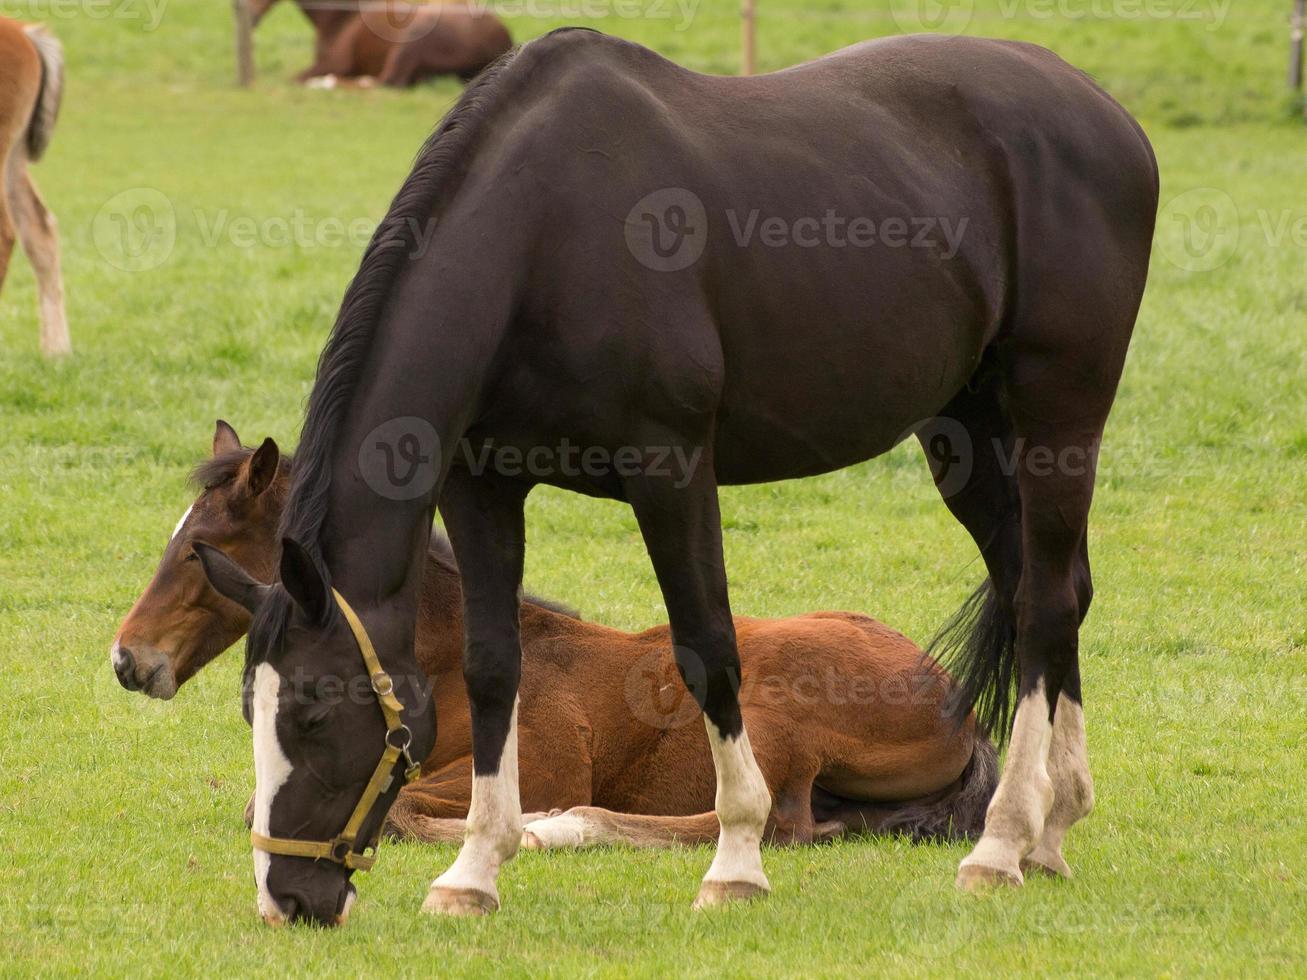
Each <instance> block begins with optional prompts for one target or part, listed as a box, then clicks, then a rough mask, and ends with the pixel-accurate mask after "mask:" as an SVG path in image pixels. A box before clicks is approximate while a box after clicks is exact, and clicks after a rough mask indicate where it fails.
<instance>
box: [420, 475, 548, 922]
mask: <svg viewBox="0 0 1307 980" xmlns="http://www.w3.org/2000/svg"><path fill="white" fill-rule="evenodd" d="M528 489H529V488H528V487H526V486H524V485H522V484H518V483H514V482H510V481H507V480H504V479H502V478H499V477H490V476H485V477H472V476H470V475H468V474H467V473H466V472H465V471H461V470H456V471H454V472H453V473H451V475H450V477H449V478H448V480H447V481H446V484H445V488H444V492H443V493H442V496H441V503H440V510H441V514H442V516H443V517H444V519H445V528H446V530H448V532H449V537H450V541H451V542H452V543H453V546H454V555H455V558H456V559H457V561H458V566H459V570H460V572H461V573H462V579H463V624H464V632H465V639H464V649H463V677H464V680H465V682H466V683H467V693H468V701H469V704H470V706H471V709H472V800H471V806H470V807H469V808H468V814H467V836H466V838H465V839H464V841H463V849H462V850H461V851H460V852H459V855H458V859H457V860H455V862H454V863H453V865H452V866H451V867H450V868H449V870H448V871H446V872H445V873H444V874H443V875H441V876H440V877H439V878H437V879H436V880H435V881H434V882H432V885H431V891H430V893H429V894H428V895H427V899H426V901H425V902H424V903H423V905H422V908H423V909H424V910H425V911H427V912H432V913H444V914H448V915H481V914H484V913H487V912H493V911H494V910H495V909H497V908H498V907H499V891H498V888H497V887H496V878H497V877H498V875H499V868H500V865H502V864H503V863H504V862H505V861H507V860H509V858H511V857H512V856H513V855H514V854H516V853H517V848H518V843H519V842H520V841H521V839H522V804H521V799H520V798H519V796H518V785H517V688H518V682H519V680H520V678H521V674H522V645H521V638H520V635H519V632H518V602H519V599H518V595H519V591H520V589H521V584H522V560H523V552H524V548H525V534H524V531H523V516H522V508H523V504H524V503H525V501H526V494H527V490H528Z"/></svg>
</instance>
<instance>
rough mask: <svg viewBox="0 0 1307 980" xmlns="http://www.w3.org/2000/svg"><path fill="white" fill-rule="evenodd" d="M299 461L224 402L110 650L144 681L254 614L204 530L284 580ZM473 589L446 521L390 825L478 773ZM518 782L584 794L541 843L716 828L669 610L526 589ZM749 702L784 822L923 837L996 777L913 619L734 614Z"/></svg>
mask: <svg viewBox="0 0 1307 980" xmlns="http://www.w3.org/2000/svg"><path fill="white" fill-rule="evenodd" d="M291 468H292V461H291V460H290V459H289V458H282V457H281V456H280V455H279V453H278V451H277V447H276V444H275V443H273V442H272V440H270V439H269V440H265V441H264V443H263V444H262V445H261V446H260V447H259V448H258V450H251V449H245V448H242V447H241V445H240V442H239V440H238V439H237V437H236V433H235V432H234V431H233V430H232V429H231V427H230V426H228V425H227V424H226V423H225V422H219V423H218V426H217V430H216V431H215V433H214V440H213V456H212V457H211V458H210V459H208V460H206V461H205V462H204V463H202V464H201V465H200V466H199V467H197V468H196V471H195V482H196V483H197V484H198V485H199V487H200V488H201V490H200V495H199V497H198V498H197V499H196V501H195V502H194V504H192V506H191V507H190V509H188V510H187V512H186V514H185V515H184V517H183V518H182V520H181V521H180V522H179V523H178V525H177V528H176V530H175V532H174V533H173V536H172V538H171V540H170V541H169V543H168V546H167V548H166V549H165V550H164V555H163V559H162V561H161V562H160V563H159V568H158V570H157V571H156V572H155V574H154V578H153V579H152V580H151V582H150V584H149V587H148V588H147V589H146V590H145V592H144V593H143V594H142V595H141V597H140V598H139V599H138V600H137V602H136V603H135V604H134V605H133V607H132V610H131V612H130V613H128V615H127V618H126V619H124V620H123V624H122V626H121V627H120V629H119V630H118V634H117V636H116V637H115V639H114V644H113V648H112V650H111V651H110V657H111V660H112V662H113V666H114V669H115V671H116V672H117V674H118V678H119V680H120V681H121V682H122V684H123V686H124V687H126V688H127V689H128V690H140V691H142V692H144V693H145V694H148V695H150V696H152V697H162V698H170V697H172V696H173V695H174V694H175V693H176V691H177V689H178V688H179V687H180V686H181V685H182V684H184V683H185V682H186V681H187V680H188V679H190V678H191V677H193V676H194V675H195V673H196V672H197V671H199V670H200V669H202V668H203V667H204V666H205V665H206V664H207V663H209V662H210V661H211V660H212V659H213V658H214V657H216V656H217V655H218V654H219V653H221V652H222V651H223V650H224V649H225V648H226V647H228V646H230V645H231V644H232V643H234V642H235V641H236V640H237V639H238V638H239V637H240V636H242V635H244V633H245V631H246V629H247V628H248V626H249V621H250V616H249V613H248V612H246V610H245V609H243V608H242V607H241V606H240V605H238V604H237V603H234V602H230V601H228V600H227V599H225V598H223V597H222V596H221V595H219V594H218V593H217V592H215V591H214V590H213V589H212V588H211V587H210V586H209V585H208V583H207V581H206V579H205V577H204V574H203V572H202V571H201V568H200V565H199V563H198V562H196V561H194V551H193V548H194V546H195V545H196V543H197V542H209V543H211V544H215V545H219V546H220V547H221V548H222V550H223V551H224V552H225V553H226V554H228V555H230V556H233V557H234V558H236V559H237V560H239V561H240V563H241V565H243V566H244V567H245V568H249V569H253V570H255V572H256V574H258V575H259V576H260V577H261V578H264V579H267V580H271V579H272V578H273V577H274V574H275V571H276V567H277V552H278V549H279V543H278V539H277V535H276V533H275V531H276V526H277V522H278V520H279V519H280V517H281V510H282V505H283V503H284V501H285V498H286V493H287V491H288V489H289V485H290V473H291ZM462 605H463V602H462V590H461V587H460V584H459V578H458V572H457V569H456V566H455V565H454V562H453V557H452V554H451V553H450V551H449V546H448V543H447V542H445V541H444V539H443V538H442V537H441V536H440V535H433V536H432V539H431V548H430V550H429V551H428V553H427V557H426V571H425V574H424V575H423V579H422V599H421V602H420V604H419V606H418V620H417V639H416V653H417V661H418V665H419V667H420V668H421V670H422V672H423V674H424V675H425V677H426V678H427V679H428V680H429V681H430V685H431V688H432V697H433V698H434V700H435V704H436V711H437V713H438V715H439V717H440V732H439V737H438V738H437V739H436V746H435V749H434V750H433V751H432V752H431V754H430V755H429V756H428V757H427V759H426V760H425V762H424V765H423V777H422V779H420V780H419V781H417V782H415V783H413V784H411V785H409V786H407V787H405V788H404V789H403V790H402V791H401V792H400V794H399V799H398V800H397V801H396V804H395V806H394V807H393V808H392V809H391V811H390V814H389V817H388V820H387V830H388V831H389V832H390V833H391V834H393V835H396V836H401V837H408V838H413V839H418V840H427V841H433V840H445V841H448V840H459V839H461V838H462V836H463V832H464V821H463V818H464V817H466V816H467V811H468V806H469V804H470V803H471V792H472V732H471V717H470V713H469V709H468V702H467V690H466V687H465V686H464V684H463V623H462ZM520 617H521V623H522V649H523V673H522V687H521V724H522V731H523V732H524V733H526V737H525V738H524V740H523V745H522V758H521V772H520V778H521V791H522V799H523V804H524V806H525V807H526V808H527V809H528V810H533V811H541V812H548V811H553V810H568V809H569V808H573V807H575V808H577V809H574V810H570V812H568V813H565V814H560V815H557V816H555V817H554V818H552V819H540V820H537V821H535V822H533V823H530V824H528V825H527V828H526V834H525V837H524V840H525V842H526V843H527V844H528V846H532V847H549V846H561V845H570V846H581V845H585V844H592V843H597V842H605V843H613V842H620V843H629V844H637V845H645V846H650V845H669V844H672V843H695V842H701V841H705V840H711V839H712V838H713V837H715V836H716V833H717V817H716V814H714V813H712V812H711V810H712V806H713V769H712V757H711V755H710V754H709V752H708V740H707V738H706V737H705V736H704V733H703V729H702V727H700V723H699V721H698V715H699V712H698V708H697V706H696V705H695V704H694V702H693V700H691V699H690V698H689V695H688V694H687V693H686V692H685V689H684V687H683V686H682V685H681V684H680V681H679V679H678V678H677V677H676V666H675V662H674V660H673V657H672V650H671V643H670V639H669V636H668V631H667V628H666V627H659V628H656V629H651V630H646V631H645V632H643V633H636V634H630V633H623V632H619V631H618V630H614V629H609V628H608V627H605V626H599V625H597V624H594V623H584V622H580V621H579V620H577V619H576V618H575V617H574V616H572V615H570V614H567V613H564V612H561V611H559V610H558V609H556V608H554V607H551V606H549V605H547V604H545V603H543V602H541V601H540V600H535V599H530V598H528V599H527V600H526V601H525V602H524V603H523V605H522V608H521V612H520ZM736 626H737V632H738V635H739V637H740V660H741V667H742V670H743V694H742V711H743V713H744V717H745V719H746V721H747V722H748V725H749V728H750V730H751V731H752V732H753V733H754V739H755V741H756V743H757V746H758V763H759V766H760V767H761V769H762V772H763V775H764V777H765V778H766V779H767V785H768V787H769V789H770V791H771V794H772V798H773V801H774V805H773V812H772V817H771V820H770V822H769V827H768V832H769V835H770V836H771V837H772V839H774V840H779V841H783V842H787V843H806V842H810V841H813V840H819V839H823V838H827V837H831V836H834V835H837V834H841V833H846V832H852V833H858V832H863V831H866V830H872V831H876V832H894V833H903V834H907V835H910V836H913V837H918V838H922V837H962V836H970V835H975V834H978V833H979V832H980V828H981V821H982V818H983V816H984V810H985V804H987V803H988V802H989V798H990V795H991V794H992V793H993V789H994V784H995V783H996V782H997V779H998V769H997V759H996V754H995V751H994V747H993V745H992V744H991V743H990V742H989V740H988V739H986V738H984V737H983V736H979V735H977V734H976V732H975V726H974V724H973V723H971V722H968V724H967V725H966V726H965V727H964V728H962V729H961V730H959V729H958V728H957V727H956V726H954V725H953V724H952V723H951V722H950V721H948V720H947V719H946V718H945V717H944V714H945V713H944V712H943V711H941V706H942V702H943V701H944V699H945V698H946V697H947V696H948V695H949V694H950V693H951V692H952V690H953V689H952V685H951V683H950V682H949V680H948V679H947V677H946V676H945V675H944V674H943V673H942V672H940V671H939V670H938V668H936V667H935V666H934V665H933V664H932V663H931V662H930V661H929V660H928V659H927V658H925V657H924V656H923V654H922V652H921V650H920V649H918V648H917V647H916V646H915V645H914V644H913V643H912V642H911V641H909V640H908V639H907V638H906V637H904V636H902V635H900V634H898V633H896V632H894V631H893V630H890V629H888V628H887V627H885V626H883V625H881V624H880V623H877V622H876V621H875V620H873V619H869V618H868V617H866V616H860V615H858V614H856V613H838V612H832V613H813V614H810V615H807V616H795V617H790V618H788V619H781V620H759V619H737V620H736Z"/></svg>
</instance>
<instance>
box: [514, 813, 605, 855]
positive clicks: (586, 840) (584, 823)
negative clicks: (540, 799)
mask: <svg viewBox="0 0 1307 980" xmlns="http://www.w3.org/2000/svg"><path fill="white" fill-rule="evenodd" d="M594 830H595V828H593V827H592V826H591V825H590V821H588V820H586V818H585V817H583V816H582V815H581V814H579V813H576V812H575V811H573V810H568V811H567V812H566V813H560V814H558V816H556V817H545V818H543V819H540V820H532V821H531V822H530V823H529V824H527V825H526V826H525V827H523V828H522V832H523V840H524V841H525V840H526V835H527V834H530V835H533V836H534V838H535V839H534V840H532V841H530V846H531V847H532V848H536V849H540V850H545V849H548V848H551V847H583V846H584V845H586V844H590V843H594V841H593V839H592V837H593V832H594Z"/></svg>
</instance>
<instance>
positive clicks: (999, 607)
mask: <svg viewBox="0 0 1307 980" xmlns="http://www.w3.org/2000/svg"><path fill="white" fill-rule="evenodd" d="M927 652H928V653H929V654H930V656H931V657H933V658H934V659H935V660H936V661H937V662H938V663H939V664H940V665H941V666H943V667H944V669H945V670H947V671H948V672H949V673H950V674H951V675H952V676H953V679H954V681H955V682H956V683H957V692H956V693H955V694H954V695H953V697H952V699H951V701H950V705H949V712H950V714H952V715H953V717H954V719H955V720H956V721H957V723H958V725H961V724H962V723H963V722H965V721H966V718H967V715H968V714H970V713H971V712H972V711H974V712H975V713H976V726H977V728H978V729H979V733H980V734H982V735H988V736H990V737H991V738H994V739H996V740H997V741H998V742H999V744H1000V745H1001V744H1002V743H1003V742H1005V741H1006V740H1007V737H1008V732H1009V731H1010V730H1011V723H1012V712H1013V710H1014V703H1013V700H1014V699H1013V697H1012V694H1013V691H1014V689H1015V688H1016V682H1017V657H1016V624H1015V623H1014V622H1013V619H1012V610H1011V606H1010V604H1008V603H1006V602H1004V601H1003V599H1002V598H1001V597H1000V596H999V594H998V592H997V590H995V588H994V586H993V583H992V582H991V581H990V580H989V579H985V581H984V582H983V583H982V584H981V586H980V588H978V589H976V591H975V592H973V593H971V597H970V598H969V599H967V601H966V602H964V603H963V604H962V608H961V609H959V610H958V611H957V612H956V613H955V614H954V615H953V618H952V619H951V620H949V621H948V623H947V624H945V626H944V628H943V629H941V630H940V631H939V632H938V633H937V634H936V635H935V638H934V639H933V640H931V641H930V645H929V647H928V648H927Z"/></svg>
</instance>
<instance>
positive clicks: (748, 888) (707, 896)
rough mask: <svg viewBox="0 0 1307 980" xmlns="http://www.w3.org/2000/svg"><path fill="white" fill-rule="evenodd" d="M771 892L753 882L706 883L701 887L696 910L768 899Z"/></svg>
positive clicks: (695, 904)
mask: <svg viewBox="0 0 1307 980" xmlns="http://www.w3.org/2000/svg"><path fill="white" fill-rule="evenodd" d="M769 894H771V890H770V889H768V888H765V887H763V886H762V885H757V884H754V883H753V882H752V881H705V882H704V883H703V884H702V885H700V886H699V897H698V898H696V899H695V900H694V907H695V908H696V909H710V908H716V907H717V906H719V905H733V904H734V903H736V902H749V901H752V900H753V899H755V898H766V897H767V896H768V895H769Z"/></svg>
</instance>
